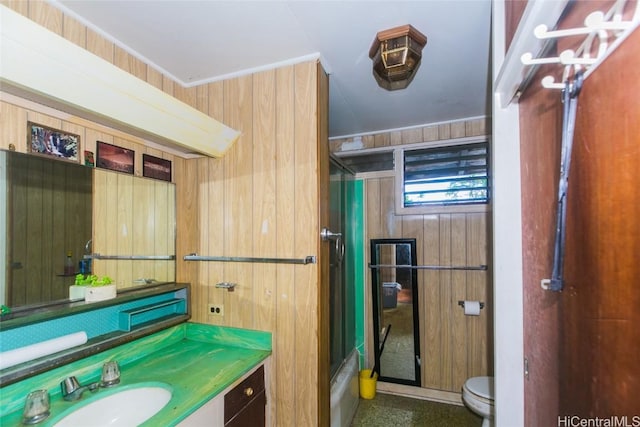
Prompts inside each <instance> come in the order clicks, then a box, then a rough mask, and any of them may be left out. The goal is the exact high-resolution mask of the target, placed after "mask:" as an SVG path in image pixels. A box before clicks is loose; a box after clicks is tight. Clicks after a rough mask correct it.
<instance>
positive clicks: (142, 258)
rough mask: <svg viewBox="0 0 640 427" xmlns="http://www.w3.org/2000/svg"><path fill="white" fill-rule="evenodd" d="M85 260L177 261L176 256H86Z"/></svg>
mask: <svg viewBox="0 0 640 427" xmlns="http://www.w3.org/2000/svg"><path fill="white" fill-rule="evenodd" d="M84 259H114V260H136V261H145V260H150V261H171V260H174V259H176V256H175V255H100V254H89V255H85V256H84Z"/></svg>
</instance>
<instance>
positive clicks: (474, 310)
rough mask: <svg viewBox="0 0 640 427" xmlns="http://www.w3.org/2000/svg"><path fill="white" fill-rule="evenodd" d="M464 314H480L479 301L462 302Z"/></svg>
mask: <svg viewBox="0 0 640 427" xmlns="http://www.w3.org/2000/svg"><path fill="white" fill-rule="evenodd" d="M464 315H465V316H479V315H480V301H465V302H464Z"/></svg>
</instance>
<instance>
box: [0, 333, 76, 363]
mask: <svg viewBox="0 0 640 427" xmlns="http://www.w3.org/2000/svg"><path fill="white" fill-rule="evenodd" d="M86 342H87V333H86V332H84V331H82V332H76V333H74V334H69V335H64V336H61V337H58V338H54V339H51V340H47V341H42V342H39V343H36V344H31V345H28V346H25V347H20V348H16V349H15V350H9V351H3V352H2V353H0V369H5V368H8V367H10V366H14V365H17V364H19V363H23V362H27V361H29V360H34V359H37V358H38V357H42V356H47V355H49V354H53V353H57V352H59V351H62V350H66V349H68V348H71V347H75V346H77V345H81V344H84V343H86Z"/></svg>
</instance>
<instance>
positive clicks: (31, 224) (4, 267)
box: [0, 150, 175, 312]
mask: <svg viewBox="0 0 640 427" xmlns="http://www.w3.org/2000/svg"><path fill="white" fill-rule="evenodd" d="M0 201H2V205H1V206H2V207H1V208H0V236H1V237H2V242H3V243H2V244H1V245H0V256H1V257H2V259H3V260H4V261H3V262H0V278H1V280H2V281H1V282H0V299H1V301H0V303H1V304H4V305H7V306H9V307H10V308H11V309H12V310H13V311H14V312H22V311H23V310H21V309H22V308H28V309H31V308H39V307H46V309H47V310H56V307H57V306H58V305H60V304H62V305H64V304H66V303H68V301H69V300H68V296H69V290H68V288H69V286H70V285H72V284H73V282H74V280H75V274H76V273H77V272H78V270H79V269H80V268H79V262H80V260H81V259H83V257H84V255H85V254H87V253H100V254H101V255H103V256H107V257H109V256H115V257H120V256H125V257H126V256H130V257H131V256H148V257H149V258H150V260H140V261H134V260H132V259H109V260H106V259H94V260H92V261H91V268H92V271H93V272H94V273H96V274H99V275H101V276H102V275H108V276H110V277H112V278H114V279H117V280H116V284H117V285H118V290H119V291H120V289H122V288H128V287H133V286H139V285H140V284H142V283H147V282H145V280H151V279H153V280H154V281H155V282H158V283H162V282H173V281H175V184H173V183H170V182H165V181H159V180H154V179H149V178H141V177H136V176H133V175H127V174H122V173H117V172H113V171H107V170H101V169H94V168H89V167H85V166H82V165H80V164H78V163H72V162H67V161H62V160H58V159H54V158H47V157H42V156H35V155H30V154H24V153H17V152H12V151H4V150H0ZM96 207H98V208H96ZM89 240H91V243H90V244H89V245H88V246H87V243H88V242H89ZM69 252H71V260H72V265H73V270H74V271H73V274H71V273H70V270H67V274H65V261H66V258H67V254H68V253H69ZM167 257H169V258H168V259H162V258H167ZM43 309H44V308H43ZM28 311H29V310H27V311H26V312H28Z"/></svg>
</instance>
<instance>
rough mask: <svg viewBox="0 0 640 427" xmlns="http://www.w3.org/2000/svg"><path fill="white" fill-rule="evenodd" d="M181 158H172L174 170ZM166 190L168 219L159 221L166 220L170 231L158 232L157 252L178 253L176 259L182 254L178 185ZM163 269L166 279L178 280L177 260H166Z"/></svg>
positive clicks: (162, 192)
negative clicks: (180, 251) (179, 245)
mask: <svg viewBox="0 0 640 427" xmlns="http://www.w3.org/2000/svg"><path fill="white" fill-rule="evenodd" d="M180 160H182V159H179V158H178V157H176V158H173V157H172V158H171V162H172V163H171V164H172V167H173V170H174V171H175V167H176V164H177V163H178V162H179V161H180ZM174 173H175V172H174ZM166 191H167V199H166V200H167V205H166V210H165V211H163V212H166V220H165V219H164V218H159V219H158V222H159V223H162V222H163V221H166V224H167V226H166V230H169V233H167V234H166V235H165V234H163V233H162V231H159V232H158V234H160V236H158V235H156V245H157V246H156V249H157V252H163V253H164V254H168V255H176V259H179V258H180V254H179V253H178V252H177V250H176V240H177V235H176V212H177V211H178V205H177V204H176V192H177V186H176V185H175V184H174V185H173V186H169V187H167V188H166ZM157 193H158V192H156V200H158V195H157ZM160 193H161V195H162V194H164V190H162V191H160ZM158 242H159V243H158ZM164 242H166V243H164ZM165 269H166V270H165ZM162 271H166V273H165V274H166V276H165V277H166V278H167V279H166V280H176V262H175V261H170V262H165V263H164V264H163V269H162Z"/></svg>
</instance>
